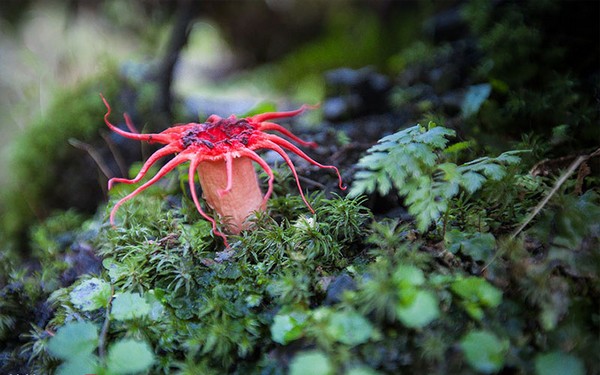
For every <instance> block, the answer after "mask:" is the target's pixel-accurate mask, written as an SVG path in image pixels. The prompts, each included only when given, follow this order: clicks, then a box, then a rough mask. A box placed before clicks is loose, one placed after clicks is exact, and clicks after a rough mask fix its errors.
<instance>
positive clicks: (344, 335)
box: [327, 311, 373, 346]
mask: <svg viewBox="0 0 600 375" xmlns="http://www.w3.org/2000/svg"><path fill="white" fill-rule="evenodd" d="M327 333H329V335H331V337H333V338H335V340H337V341H339V342H341V343H343V344H346V345H352V346H354V345H358V344H363V343H365V342H367V341H368V340H369V339H370V338H371V335H372V334H373V326H372V325H371V323H370V322H369V321H368V320H367V319H365V318H364V317H363V316H362V315H360V314H359V313H357V312H355V311H343V312H336V313H334V314H333V315H332V316H331V318H330V321H329V325H328V326H327Z"/></svg>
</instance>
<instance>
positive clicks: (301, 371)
mask: <svg viewBox="0 0 600 375" xmlns="http://www.w3.org/2000/svg"><path fill="white" fill-rule="evenodd" d="M333 373H334V368H333V365H332V364H331V361H330V360H329V358H328V357H327V356H326V355H325V354H323V352H321V351H318V350H312V351H307V352H301V353H298V354H296V356H295V357H294V359H292V363H291V364H290V371H289V375H306V374H310V375H332V374H333Z"/></svg>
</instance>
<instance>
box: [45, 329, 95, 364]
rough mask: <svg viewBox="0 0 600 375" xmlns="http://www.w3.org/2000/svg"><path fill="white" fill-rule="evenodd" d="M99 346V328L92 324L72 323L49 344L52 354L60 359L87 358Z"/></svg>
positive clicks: (57, 333) (59, 330) (60, 330)
mask: <svg viewBox="0 0 600 375" xmlns="http://www.w3.org/2000/svg"><path fill="white" fill-rule="evenodd" d="M97 346H98V328H96V326H95V325H94V324H93V323H90V322H70V323H67V324H65V325H64V326H62V327H61V328H59V329H58V332H56V335H54V337H52V338H51V339H50V341H49V342H48V350H49V351H50V354H52V355H53V356H55V357H57V358H60V359H65V360H68V359H72V358H78V357H85V356H87V355H89V354H90V353H92V351H94V349H96V347H97Z"/></svg>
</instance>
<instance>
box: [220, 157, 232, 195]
mask: <svg viewBox="0 0 600 375" xmlns="http://www.w3.org/2000/svg"><path fill="white" fill-rule="evenodd" d="M225 171H226V174H227V183H226V184H225V189H219V190H217V194H219V196H220V197H223V195H225V194H227V193H229V192H230V191H231V188H232V186H233V157H232V156H231V152H228V153H226V154H225Z"/></svg>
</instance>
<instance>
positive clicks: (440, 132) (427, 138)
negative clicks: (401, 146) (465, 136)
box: [415, 126, 456, 149]
mask: <svg viewBox="0 0 600 375" xmlns="http://www.w3.org/2000/svg"><path fill="white" fill-rule="evenodd" d="M455 135H456V132H455V131H454V130H452V129H448V128H444V127H443V126H436V127H435V128H431V129H429V130H427V131H426V132H425V133H422V134H419V135H417V136H416V137H415V142H420V143H425V144H427V145H431V146H433V147H435V148H439V149H442V148H444V147H446V144H447V143H448V139H446V137H454V136H455Z"/></svg>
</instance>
